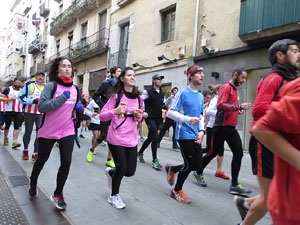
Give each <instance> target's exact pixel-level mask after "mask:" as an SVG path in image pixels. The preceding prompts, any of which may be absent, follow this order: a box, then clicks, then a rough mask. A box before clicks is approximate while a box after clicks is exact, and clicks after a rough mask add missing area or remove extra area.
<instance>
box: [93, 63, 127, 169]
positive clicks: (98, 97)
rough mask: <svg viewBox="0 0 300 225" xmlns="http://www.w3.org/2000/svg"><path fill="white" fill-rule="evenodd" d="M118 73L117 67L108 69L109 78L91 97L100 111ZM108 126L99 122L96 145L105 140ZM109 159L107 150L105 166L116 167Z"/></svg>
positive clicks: (119, 70)
mask: <svg viewBox="0 0 300 225" xmlns="http://www.w3.org/2000/svg"><path fill="white" fill-rule="evenodd" d="M120 73H121V68H120V67H117V66H114V67H112V68H111V69H110V75H111V78H110V79H107V80H105V81H103V82H102V84H101V85H100V87H99V88H98V90H97V91H96V92H95V94H94V95H93V99H94V101H95V102H96V103H97V104H98V106H99V107H100V109H102V107H103V106H104V105H105V104H106V102H107V101H108V98H109V93H110V91H111V89H112V87H113V85H114V84H115V83H116V81H117V79H118V77H119V75H120ZM109 124H110V121H105V122H104V121H102V122H100V127H101V135H100V138H98V143H100V144H101V143H102V142H103V141H104V140H105V139H106V136H107V131H108V127H109ZM90 151H92V149H89V150H88V154H91V153H90ZM111 157H112V155H111V151H110V149H109V148H108V154H107V161H106V164H105V165H106V166H109V167H112V168H115V167H116V166H115V164H114V162H113V161H112V160H111Z"/></svg>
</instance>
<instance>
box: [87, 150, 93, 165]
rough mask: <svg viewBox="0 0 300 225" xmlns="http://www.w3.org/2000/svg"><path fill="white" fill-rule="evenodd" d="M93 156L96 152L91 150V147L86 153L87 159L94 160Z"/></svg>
mask: <svg viewBox="0 0 300 225" xmlns="http://www.w3.org/2000/svg"><path fill="white" fill-rule="evenodd" d="M93 156H94V152H92V151H91V149H89V150H88V154H87V155H86V161H88V162H89V163H91V162H93Z"/></svg>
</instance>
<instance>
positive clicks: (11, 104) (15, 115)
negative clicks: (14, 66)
mask: <svg viewBox="0 0 300 225" xmlns="http://www.w3.org/2000/svg"><path fill="white" fill-rule="evenodd" d="M21 86H22V81H21V80H20V79H19V78H15V79H14V82H13V86H10V87H8V88H6V89H5V90H4V91H3V92H2V94H4V95H6V96H7V97H8V98H9V101H7V102H6V103H5V113H4V121H5V128H4V142H3V145H4V146H8V145H9V142H8V137H7V136H8V131H9V127H10V125H11V122H12V121H14V132H13V143H12V148H14V149H16V148H18V147H20V146H21V144H20V143H19V142H18V137H19V128H20V126H21V125H22V124H21V117H22V105H21V103H20V102H19V100H18V98H17V97H18V95H19V93H20V91H21Z"/></svg>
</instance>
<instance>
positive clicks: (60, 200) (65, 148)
mask: <svg viewBox="0 0 300 225" xmlns="http://www.w3.org/2000/svg"><path fill="white" fill-rule="evenodd" d="M73 76H74V74H73V64H72V62H71V61H70V60H69V59H68V58H66V57H59V58H56V59H55V60H54V62H53V64H52V65H51V67H50V73H49V82H48V83H47V85H46V86H45V89H44V90H43V92H42V94H41V97H40V100H39V105H38V109H39V111H40V112H42V113H44V118H43V121H42V125H41V128H40V129H39V130H38V146H39V157H38V159H37V161H36V162H35V164H34V166H33V169H32V172H31V176H30V187H29V191H28V192H29V195H30V196H32V197H34V196H37V194H38V193H37V181H38V177H39V174H40V172H41V170H42V169H43V167H44V165H45V163H46V162H47V160H48V158H49V156H50V153H51V150H52V147H53V145H54V143H55V142H58V143H59V151H60V167H59V170H58V173H57V179H56V182H57V183H56V189H55V191H54V194H53V195H51V200H53V201H54V202H55V206H56V208H58V209H59V210H65V209H66V208H67V203H66V202H65V200H64V196H63V188H64V186H65V182H66V180H67V177H68V174H69V170H70V166H71V161H72V152H73V147H74V139H75V128H74V124H73V120H72V114H73V111H74V109H76V111H79V112H82V111H83V106H82V104H79V103H78V100H79V99H80V93H79V89H78V88H77V87H76V86H75V85H73Z"/></svg>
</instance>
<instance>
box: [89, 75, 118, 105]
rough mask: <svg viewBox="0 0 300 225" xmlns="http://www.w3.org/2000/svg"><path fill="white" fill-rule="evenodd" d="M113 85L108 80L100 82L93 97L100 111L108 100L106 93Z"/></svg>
mask: <svg viewBox="0 0 300 225" xmlns="http://www.w3.org/2000/svg"><path fill="white" fill-rule="evenodd" d="M112 86H113V84H112V82H111V81H110V80H105V81H104V82H102V84H101V85H100V87H99V88H98V90H97V91H96V92H95V94H94V95H93V99H94V101H95V102H96V103H97V105H98V106H99V107H100V109H102V107H103V106H104V105H105V104H106V102H107V101H108V99H109V96H108V93H109V91H110V89H111V88H112Z"/></svg>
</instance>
